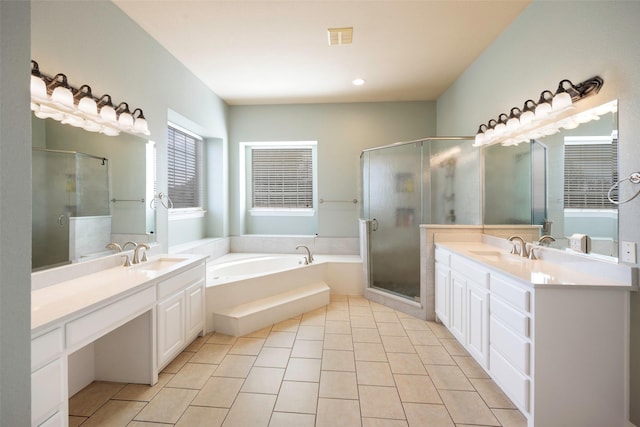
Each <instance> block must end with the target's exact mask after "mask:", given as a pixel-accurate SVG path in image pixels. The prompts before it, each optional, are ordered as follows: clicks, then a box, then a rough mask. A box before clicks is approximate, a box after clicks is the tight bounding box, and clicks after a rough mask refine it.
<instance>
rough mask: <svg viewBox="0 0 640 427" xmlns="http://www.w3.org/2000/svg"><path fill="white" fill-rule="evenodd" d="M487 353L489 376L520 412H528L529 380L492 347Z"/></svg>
mask: <svg viewBox="0 0 640 427" xmlns="http://www.w3.org/2000/svg"><path fill="white" fill-rule="evenodd" d="M489 353H490V354H489V360H490V363H491V369H490V373H491V377H492V378H493V379H494V380H495V381H496V383H498V385H499V386H500V387H502V389H503V390H504V392H505V393H506V394H507V396H509V398H510V399H511V400H512V401H513V403H515V404H516V406H517V407H518V408H519V409H520V410H521V411H522V412H525V413H528V412H529V396H530V391H529V390H530V380H529V379H528V378H527V377H526V376H524V375H522V374H521V373H520V372H518V371H517V370H516V369H514V367H513V366H511V365H510V364H509V362H507V360H505V358H504V357H502V355H500V353H498V352H497V351H495V349H494V348H493V347H490V348H489Z"/></svg>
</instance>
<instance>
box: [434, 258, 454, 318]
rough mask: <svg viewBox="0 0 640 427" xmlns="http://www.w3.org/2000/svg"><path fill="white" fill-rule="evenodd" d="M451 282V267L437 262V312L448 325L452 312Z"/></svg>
mask: <svg viewBox="0 0 640 427" xmlns="http://www.w3.org/2000/svg"><path fill="white" fill-rule="evenodd" d="M449 282H450V281H449V268H447V267H445V266H443V265H442V264H438V263H436V314H437V315H438V318H439V319H440V321H441V322H442V324H443V325H445V326H446V327H449V314H450V312H451V292H450V290H451V286H450V283H449Z"/></svg>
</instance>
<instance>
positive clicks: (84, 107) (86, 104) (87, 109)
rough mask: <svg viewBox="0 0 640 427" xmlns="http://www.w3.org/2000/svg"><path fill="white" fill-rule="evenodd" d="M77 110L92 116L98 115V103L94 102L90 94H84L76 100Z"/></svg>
mask: <svg viewBox="0 0 640 427" xmlns="http://www.w3.org/2000/svg"><path fill="white" fill-rule="evenodd" d="M78 110H80V111H82V112H83V113H85V114H89V115H92V116H97V115H98V105H97V104H96V101H95V100H94V99H93V98H91V97H90V96H85V97H84V98H82V99H80V101H78Z"/></svg>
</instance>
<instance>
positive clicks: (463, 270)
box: [451, 256, 489, 288]
mask: <svg viewBox="0 0 640 427" xmlns="http://www.w3.org/2000/svg"><path fill="white" fill-rule="evenodd" d="M451 269H452V270H454V271H457V272H458V273H460V274H462V275H464V276H466V277H468V278H469V279H471V280H473V282H474V283H476V284H477V285H480V286H481V287H483V288H488V287H489V272H488V271H487V270H485V269H483V268H482V267H480V266H479V265H478V264H476V263H474V262H471V261H467V260H466V259H464V258H462V257H460V256H452V257H451Z"/></svg>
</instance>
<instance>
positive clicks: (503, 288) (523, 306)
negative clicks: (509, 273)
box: [491, 275, 531, 313]
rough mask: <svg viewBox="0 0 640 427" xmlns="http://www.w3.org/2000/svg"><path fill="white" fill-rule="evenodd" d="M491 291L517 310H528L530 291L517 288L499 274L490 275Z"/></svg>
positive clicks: (527, 311)
mask: <svg viewBox="0 0 640 427" xmlns="http://www.w3.org/2000/svg"><path fill="white" fill-rule="evenodd" d="M491 293H492V294H494V295H497V296H499V297H500V298H502V299H503V300H505V301H506V302H508V303H509V304H511V305H512V306H514V307H515V308H517V309H518V310H522V311H524V312H526V313H529V311H530V300H531V292H529V291H528V290H526V289H522V288H519V287H517V286H515V285H513V284H511V283H509V282H507V281H506V280H505V279H503V278H502V277H499V276H495V275H491Z"/></svg>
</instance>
